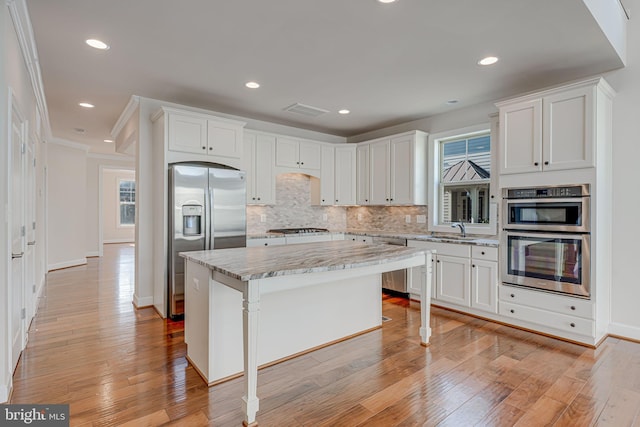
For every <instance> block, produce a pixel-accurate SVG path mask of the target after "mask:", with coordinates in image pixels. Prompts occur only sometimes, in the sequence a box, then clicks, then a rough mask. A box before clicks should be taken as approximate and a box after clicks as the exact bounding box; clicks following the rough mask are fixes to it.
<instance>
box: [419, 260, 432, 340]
mask: <svg viewBox="0 0 640 427" xmlns="http://www.w3.org/2000/svg"><path fill="white" fill-rule="evenodd" d="M421 270H422V280H421V281H420V283H421V289H420V320H421V325H420V340H421V344H422V345H423V346H428V345H429V338H430V337H431V327H430V318H431V285H432V283H431V278H432V274H433V254H432V253H431V251H426V252H425V262H424V265H423V266H422V268H421Z"/></svg>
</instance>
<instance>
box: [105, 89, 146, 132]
mask: <svg viewBox="0 0 640 427" xmlns="http://www.w3.org/2000/svg"><path fill="white" fill-rule="evenodd" d="M139 105H140V97H139V96H137V95H131V98H129V102H128V103H127V106H126V107H124V110H122V113H120V117H118V120H117V121H116V124H115V125H113V129H111V136H112V137H113V138H117V137H118V135H119V134H120V132H121V131H122V128H124V125H125V124H126V123H127V122H128V121H129V119H130V118H131V116H133V113H134V112H135V111H136V109H137V108H138V106H139Z"/></svg>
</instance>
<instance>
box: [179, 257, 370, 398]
mask: <svg viewBox="0 0 640 427" xmlns="http://www.w3.org/2000/svg"><path fill="white" fill-rule="evenodd" d="M341 273H342V275H344V272H341ZM186 274H187V282H186V283H187V284H188V286H186V288H187V289H186V290H185V294H186V296H185V298H186V301H185V306H186V307H189V309H188V311H187V312H186V313H185V324H186V323H189V328H186V327H185V337H184V339H185V342H186V344H187V346H188V347H187V348H188V351H187V358H188V359H189V361H190V362H191V363H192V365H193V366H194V367H195V368H196V370H197V371H198V372H199V373H200V375H201V376H202V378H203V379H204V380H205V381H206V382H207V383H208V384H209V385H210V386H211V385H215V384H218V383H220V382H223V381H226V380H229V379H231V378H234V377H237V376H239V375H242V374H243V372H244V366H243V360H244V357H243V347H242V346H243V344H242V339H243V333H242V294H241V293H240V292H238V291H236V290H234V289H232V288H230V287H228V286H227V285H224V284H222V283H220V282H218V281H216V280H215V279H211V280H209V279H210V277H209V276H210V274H211V271H210V270H209V269H208V268H206V267H203V266H201V265H199V264H196V263H193V262H188V263H187V271H186ZM215 275H216V273H215V272H214V276H215ZM327 275H328V273H315V274H306V275H304V286H302V287H291V288H289V289H282V285H283V281H293V282H295V283H292V284H297V285H300V284H301V277H300V276H284V277H278V278H277V279H278V282H279V286H278V287H277V289H274V287H273V286H271V287H269V283H268V281H269V280H270V279H260V280H261V281H262V282H265V283H263V284H262V287H263V289H262V290H261V293H260V314H259V315H260V320H259V326H258V328H259V334H258V353H257V359H258V365H259V366H261V367H262V366H264V365H270V364H273V363H274V362H278V361H282V360H286V359H289V358H291V357H292V356H297V355H299V354H301V353H303V352H307V351H310V350H312V349H315V348H317V347H319V346H323V345H327V344H330V343H334V342H337V341H340V340H343V339H345V338H349V337H352V336H354V335H357V334H360V333H364V332H368V331H370V330H374V329H377V328H380V327H381V325H382V299H381V297H380V295H381V280H380V274H372V275H367V276H361V277H353V278H343V279H337V278H335V279H334V280H335V281H330V282H326V280H327V279H331V277H330V276H331V275H329V277H327ZM196 284H197V285H196ZM318 284H321V286H316V285H318ZM264 288H266V289H264ZM196 319H197V320H196Z"/></svg>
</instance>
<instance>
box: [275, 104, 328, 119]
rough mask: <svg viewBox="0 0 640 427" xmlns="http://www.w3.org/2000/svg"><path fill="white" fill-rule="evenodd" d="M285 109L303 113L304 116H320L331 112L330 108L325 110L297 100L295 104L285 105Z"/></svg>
mask: <svg viewBox="0 0 640 427" xmlns="http://www.w3.org/2000/svg"><path fill="white" fill-rule="evenodd" d="M284 111H289V112H291V113H296V114H302V115H303V116H307V117H318V116H321V115H323V114H325V113H328V112H329V111H328V110H323V109H322V108H317V107H312V106H310V105H304V104H300V103H297V102H296V103H295V104H291V105H289V106H288V107H285V108H284Z"/></svg>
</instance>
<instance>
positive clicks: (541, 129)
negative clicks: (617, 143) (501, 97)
mask: <svg viewBox="0 0 640 427" xmlns="http://www.w3.org/2000/svg"><path fill="white" fill-rule="evenodd" d="M599 97H607V98H608V99H610V97H611V91H610V88H608V85H607V84H606V83H604V80H601V79H597V80H590V81H586V82H581V83H576V84H573V85H569V86H565V87H562V88H557V89H553V90H547V91H544V92H541V93H537V94H532V95H527V96H524V97H520V98H517V99H514V100H509V101H504V102H500V103H498V104H496V105H497V106H498V107H499V108H500V137H499V141H500V149H499V157H500V167H499V168H500V174H516V173H527V172H542V171H556V170H569V169H581V168H592V167H595V165H596V164H595V163H596V162H595V158H596V156H595V151H596V139H597V136H596V128H597V124H598V121H600V120H602V119H603V118H602V117H601V116H602V115H603V114H606V113H605V111H606V109H604V108H600V109H598V98H599Z"/></svg>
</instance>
